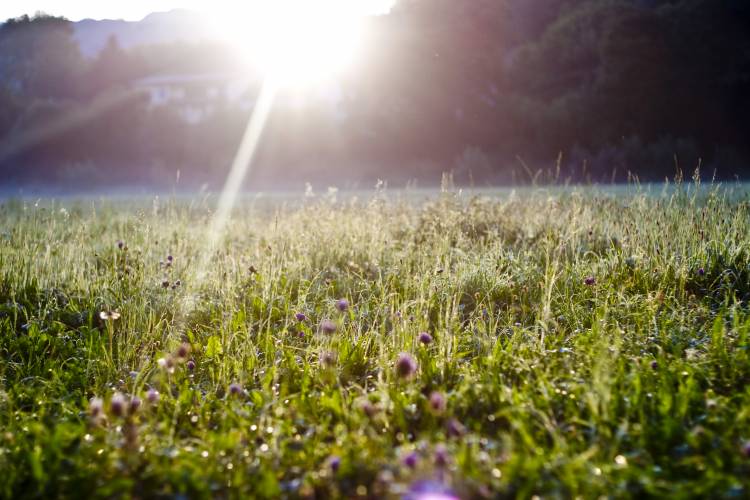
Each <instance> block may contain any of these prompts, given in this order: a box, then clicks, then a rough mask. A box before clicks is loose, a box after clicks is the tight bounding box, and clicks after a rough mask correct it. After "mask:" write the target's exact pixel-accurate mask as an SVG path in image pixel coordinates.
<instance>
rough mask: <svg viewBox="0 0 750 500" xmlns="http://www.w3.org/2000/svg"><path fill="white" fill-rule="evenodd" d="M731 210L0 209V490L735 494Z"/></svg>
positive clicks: (533, 201)
mask: <svg viewBox="0 0 750 500" xmlns="http://www.w3.org/2000/svg"><path fill="white" fill-rule="evenodd" d="M747 200H748V197H747V196H746V195H745V194H744V193H737V192H730V191H728V190H726V189H722V188H719V187H705V186H698V185H690V186H684V185H680V186H677V188H675V189H672V190H669V191H668V192H665V194H663V195H645V194H639V193H638V192H637V190H635V189H634V190H632V191H631V192H630V193H619V194H618V195H616V196H615V195H609V194H608V193H607V192H605V191H597V190H592V189H587V190H568V191H560V192H555V191H554V190H553V191H541V190H529V191H522V192H520V193H519V194H517V195H506V196H503V197H497V198H490V197H471V196H469V195H465V194H464V195H461V194H459V193H457V192H452V191H445V192H442V193H435V194H434V195H433V196H432V197H431V198H430V199H429V200H427V201H424V202H415V201H414V200H402V201H399V199H398V197H397V196H386V195H385V194H384V193H373V194H372V195H371V196H369V197H367V198H366V199H359V200H357V199H351V198H350V199H347V200H344V201H341V200H340V201H336V200H335V199H334V197H333V196H324V197H318V198H313V199H309V200H307V201H305V202H294V203H292V202H291V201H290V200H287V201H286V202H283V201H278V202H275V203H272V204H269V205H263V206H260V205H253V204H249V203H243V204H242V205H241V206H240V207H238V208H237V209H236V210H235V212H234V214H233V218H232V220H231V223H230V225H229V232H228V234H227V236H226V238H225V239H224V240H223V241H222V242H221V244H220V246H219V248H218V250H217V251H216V252H215V254H214V255H213V256H212V258H211V259H210V261H209V265H208V266H207V268H206V270H205V271H206V273H205V274H201V272H200V271H201V270H200V269H198V267H199V264H198V263H199V262H200V261H201V251H202V248H203V244H202V242H203V240H204V237H205V235H206V233H207V231H208V226H209V223H210V215H211V211H210V208H209V207H208V205H207V204H206V203H202V202H198V201H193V202H191V201H189V200H184V199H183V200H178V199H175V200H168V201H166V202H161V203H153V204H152V203H138V204H130V205H128V204H123V203H121V202H120V203H114V202H113V203H110V202H106V201H98V202H80V203H72V202H66V203H65V204H64V205H61V204H59V203H58V204H55V203H52V202H46V203H44V204H43V206H35V204H34V203H33V202H27V201H19V200H16V201H6V202H5V203H3V205H2V208H0V359H2V362H1V363H0V471H2V472H1V473H0V496H3V497H8V498H9V497H13V498H21V497H58V496H61V497H88V496H97V497H118V498H128V497H133V498H146V497H149V498H150V497H175V496H176V495H180V494H184V495H186V496H187V497H190V498H202V497H205V498H208V497H219V498H221V497H250V496H255V497H268V498H274V497H279V496H283V497H293V498H294V497H313V496H314V497H316V498H326V497H329V496H340V497H357V496H361V497H365V496H367V497H399V496H401V495H402V494H403V493H404V492H405V491H407V490H408V489H409V488H410V486H411V485H413V484H414V483H416V482H418V481H420V480H425V479H431V480H433V481H435V482H438V483H442V484H444V485H445V486H446V487H448V488H450V489H451V490H452V491H453V492H454V493H456V494H457V495H459V496H461V497H462V498H477V497H524V498H525V497H531V496H533V495H539V496H541V497H551V498H557V497H563V498H569V497H576V496H582V497H586V498H591V497H597V496H599V495H605V496H610V497H644V496H651V497H663V496H670V497H678V498H680V497H713V498H720V497H743V496H747V495H750V457H748V456H747V455H746V454H745V450H744V449H743V448H744V447H746V446H748V440H750V384H749V382H750V351H749V349H750V310H748V301H750V219H749V218H748V215H749V214H748V212H749V210H750V204H749V203H748V201H747ZM119 240H122V241H123V242H124V246H123V248H122V249H121V248H119V247H118V244H117V242H118V241H119ZM167 255H173V256H174V260H173V263H172V265H171V266H168V265H167V263H166V257H167ZM251 268H252V269H254V271H251ZM700 269H702V270H703V272H699V270H700ZM587 277H593V278H594V279H595V283H594V284H590V285H587V284H586V283H585V280H586V278H587ZM176 280H180V282H181V284H180V286H178V287H173V284H174V283H175V282H176ZM164 281H166V282H168V284H169V286H168V287H166V288H165V287H163V282H164ZM339 298H346V299H347V300H348V301H349V303H350V307H349V309H348V310H347V311H345V312H340V311H338V310H337V308H336V306H335V301H336V300H337V299H339ZM115 310H116V311H118V312H119V313H120V314H121V316H120V317H119V318H118V319H115V320H102V319H101V318H100V313H101V312H102V311H115ZM297 312H302V313H304V314H305V315H306V316H307V319H306V320H305V321H303V322H298V321H297V320H296V319H295V313H297ZM324 319H331V320H332V321H334V322H335V324H336V326H337V330H336V332H335V333H334V334H332V335H326V334H324V333H321V332H320V331H319V325H320V323H321V321H322V320H324ZM422 331H426V332H429V333H430V334H431V335H432V336H433V338H434V342H433V343H432V344H430V345H421V344H420V342H419V340H418V334H419V333H420V332H422ZM110 339H111V343H110ZM183 344H186V345H187V346H189V348H190V352H189V353H188V354H187V356H186V357H184V358H180V357H179V356H178V355H177V351H178V350H179V348H180V346H181V345H183ZM402 352H406V353H410V354H411V355H412V356H413V357H414V359H415V360H416V362H417V365H418V369H417V372H416V373H415V374H414V376H413V377H411V378H408V377H407V378H400V377H399V376H398V375H397V373H396V371H395V368H394V365H395V362H396V359H397V357H398V356H399V353H402ZM159 359H163V360H164V361H162V364H164V363H166V364H167V366H160V362H159ZM188 359H189V360H192V361H193V362H194V363H195V368H194V370H193V371H190V370H189V369H188V363H187V362H186V361H187V360H188ZM230 384H238V385H239V387H236V388H239V389H241V390H240V393H239V394H233V393H232V392H231V391H230ZM149 389H153V390H156V391H158V392H159V393H160V399H159V401H158V402H156V403H149V402H148V401H146V397H147V396H146V394H147V391H148V390H149ZM434 391H437V392H439V393H442V394H443V395H444V396H445V398H446V408H445V410H444V411H443V412H442V413H441V412H439V411H438V412H436V411H433V410H431V409H430V405H429V397H430V394H431V393H432V392H434ZM118 393H119V394H122V395H125V397H126V399H130V398H133V397H138V398H140V399H141V400H142V401H143V403H142V405H141V407H140V408H139V409H138V411H135V412H132V413H131V412H129V411H128V410H127V408H126V409H125V415H123V416H118V415H117V414H116V413H117V411H116V410H117V409H118V408H114V409H113V408H112V405H111V400H112V398H113V395H115V394H118ZM118 397H119V396H116V399H117V398H118ZM92 398H101V399H102V400H103V411H102V413H101V414H99V415H98V416H92V415H91V411H92V410H91V408H90V403H89V401H90V400H91V399H92ZM126 406H127V404H126ZM747 452H748V454H750V450H747ZM412 453H414V455H413V457H417V463H416V466H415V467H414V468H410V467H408V466H407V465H405V463H404V458H405V457H406V456H407V455H409V454H412ZM413 457H412V458H413ZM444 458H446V459H447V460H445V462H446V463H441V459H444ZM336 463H338V464H339V466H338V467H335V466H334V465H335V464H336Z"/></svg>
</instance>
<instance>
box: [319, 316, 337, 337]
mask: <svg viewBox="0 0 750 500" xmlns="http://www.w3.org/2000/svg"><path fill="white" fill-rule="evenodd" d="M320 331H321V332H323V333H325V334H326V335H333V334H334V333H336V323H334V322H333V321H331V320H330V319H324V320H323V321H321V322H320Z"/></svg>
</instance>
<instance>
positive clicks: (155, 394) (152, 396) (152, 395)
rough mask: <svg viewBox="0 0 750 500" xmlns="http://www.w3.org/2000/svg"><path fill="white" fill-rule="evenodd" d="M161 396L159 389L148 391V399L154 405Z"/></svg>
mask: <svg viewBox="0 0 750 500" xmlns="http://www.w3.org/2000/svg"><path fill="white" fill-rule="evenodd" d="M160 397H161V396H160V394H159V391H157V390H156V389H149V390H148V391H147V392H146V401H148V402H149V403H150V404H152V405H155V404H156V403H158V402H159V398H160Z"/></svg>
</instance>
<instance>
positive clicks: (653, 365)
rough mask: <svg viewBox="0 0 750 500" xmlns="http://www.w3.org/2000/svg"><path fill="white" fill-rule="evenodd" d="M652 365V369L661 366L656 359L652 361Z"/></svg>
mask: <svg viewBox="0 0 750 500" xmlns="http://www.w3.org/2000/svg"><path fill="white" fill-rule="evenodd" d="M650 365H651V369H652V370H656V369H657V368H659V362H658V361H656V360H655V359H654V360H653V361H651V363H650Z"/></svg>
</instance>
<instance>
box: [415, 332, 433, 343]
mask: <svg viewBox="0 0 750 500" xmlns="http://www.w3.org/2000/svg"><path fill="white" fill-rule="evenodd" d="M418 338H419V341H420V342H421V343H422V344H424V345H430V344H432V335H430V334H429V333H427V332H419V336H418Z"/></svg>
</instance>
